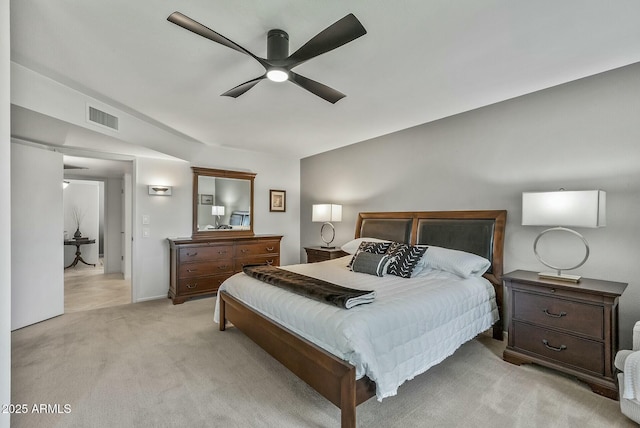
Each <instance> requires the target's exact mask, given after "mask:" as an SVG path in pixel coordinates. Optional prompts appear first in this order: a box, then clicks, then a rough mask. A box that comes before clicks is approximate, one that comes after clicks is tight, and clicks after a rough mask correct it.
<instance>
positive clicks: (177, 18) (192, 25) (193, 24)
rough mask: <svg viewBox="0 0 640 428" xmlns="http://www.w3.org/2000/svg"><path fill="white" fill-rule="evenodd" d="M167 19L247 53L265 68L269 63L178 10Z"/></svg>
mask: <svg viewBox="0 0 640 428" xmlns="http://www.w3.org/2000/svg"><path fill="white" fill-rule="evenodd" d="M167 21H169V22H173V23H174V24H176V25H179V26H180V27H182V28H184V29H186V30H189V31H191V32H193V33H196V34H198V35H200V36H202V37H205V38H207V39H209V40H212V41H214V42H216V43H220V44H221V45H223V46H226V47H228V48H231V49H233V50H236V51H238V52H242V53H243V54H245V55H249V56H250V57H252V58H253V59H255V60H256V61H258V62H259V63H260V64H262V66H263V67H265V68H267V67H268V65H269V64H267V62H265V60H263V59H262V58H260V57H257V56H255V55H254V54H252V53H251V52H249V51H248V50H246V49H245V48H243V47H242V46H240V45H239V44H237V43H235V42H232V41H231V40H229V39H227V38H226V37H225V36H223V35H222V34H219V33H216V32H215V31H213V30H212V29H211V28H209V27H206V26H204V25H202V24H200V23H199V22H197V21H194V20H193V19H191V18H189V17H188V16H185V15H183V14H182V13H180V12H173V13H172V14H171V15H169V17H167Z"/></svg>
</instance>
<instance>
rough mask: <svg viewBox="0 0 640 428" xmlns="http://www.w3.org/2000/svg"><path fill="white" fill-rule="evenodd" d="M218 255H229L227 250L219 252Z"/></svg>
mask: <svg viewBox="0 0 640 428" xmlns="http://www.w3.org/2000/svg"><path fill="white" fill-rule="evenodd" d="M218 254H227V250H220V251H218Z"/></svg>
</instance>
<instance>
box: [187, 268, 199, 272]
mask: <svg viewBox="0 0 640 428" xmlns="http://www.w3.org/2000/svg"><path fill="white" fill-rule="evenodd" d="M187 272H189V273H191V272H198V269H187Z"/></svg>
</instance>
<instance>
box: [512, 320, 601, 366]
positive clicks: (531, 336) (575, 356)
mask: <svg viewBox="0 0 640 428" xmlns="http://www.w3.org/2000/svg"><path fill="white" fill-rule="evenodd" d="M513 330H514V335H515V338H514V343H513V347H514V348H515V349H516V350H524V351H528V352H532V353H534V354H537V355H539V356H541V357H544V358H547V359H550V360H555V361H557V362H559V363H561V364H564V365H569V366H573V367H575V368H578V369H581V370H588V371H590V372H593V373H597V374H599V375H602V374H603V373H604V344H603V343H602V342H595V341H591V340H588V339H581V338H579V337H576V336H572V335H570V334H565V333H560V332H557V331H552V330H547V329H545V328H542V327H536V326H532V325H529V324H524V323H520V322H518V321H513Z"/></svg>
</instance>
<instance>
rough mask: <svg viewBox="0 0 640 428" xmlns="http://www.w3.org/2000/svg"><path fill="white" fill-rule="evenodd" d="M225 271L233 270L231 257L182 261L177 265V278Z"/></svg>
mask: <svg viewBox="0 0 640 428" xmlns="http://www.w3.org/2000/svg"><path fill="white" fill-rule="evenodd" d="M227 272H233V260H232V259H222V260H212V261H206V262H196V263H183V264H181V265H180V266H179V267H178V278H193V277H196V276H205V275H216V274H221V273H227Z"/></svg>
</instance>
